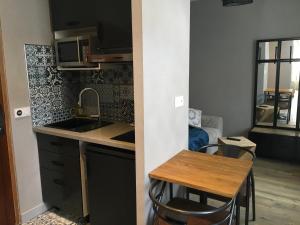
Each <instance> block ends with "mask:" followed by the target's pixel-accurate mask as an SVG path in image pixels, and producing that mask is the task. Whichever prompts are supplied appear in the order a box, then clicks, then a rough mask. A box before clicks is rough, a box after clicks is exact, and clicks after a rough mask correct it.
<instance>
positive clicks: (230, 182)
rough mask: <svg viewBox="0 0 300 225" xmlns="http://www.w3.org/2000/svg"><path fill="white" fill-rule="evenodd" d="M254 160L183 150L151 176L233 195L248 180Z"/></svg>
mask: <svg viewBox="0 0 300 225" xmlns="http://www.w3.org/2000/svg"><path fill="white" fill-rule="evenodd" d="M252 164H253V163H252V161H248V160H239V159H233V158H227V157H223V156H218V155H209V154H205V153H199V152H192V151H187V150H183V151H181V152H180V153H178V154H177V155H175V156H174V157H173V158H171V159H170V160H169V161H167V162H165V163H164V164H162V165H161V166H159V167H158V168H157V169H155V170H153V171H152V172H151V173H150V174H149V176H150V178H153V179H156V180H161V181H167V182H169V183H173V184H178V185H182V186H185V187H190V188H194V189H197V190H200V191H205V192H208V193H212V194H216V195H220V196H224V197H227V198H234V197H235V196H236V195H237V194H238V192H239V190H240V188H241V186H242V184H243V182H244V181H245V180H246V178H247V176H248V174H249V172H250V170H251V168H252Z"/></svg>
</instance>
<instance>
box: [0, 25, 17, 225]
mask: <svg viewBox="0 0 300 225" xmlns="http://www.w3.org/2000/svg"><path fill="white" fill-rule="evenodd" d="M6 93H7V89H6V80H5V69H4V57H3V46H2V32H1V24H0V225H15V224H19V211H18V201H17V191H16V182H15V170H14V160H13V153H12V145H11V142H10V140H11V132H10V123H9V119H8V115H9V104H8V100H7V95H6Z"/></svg>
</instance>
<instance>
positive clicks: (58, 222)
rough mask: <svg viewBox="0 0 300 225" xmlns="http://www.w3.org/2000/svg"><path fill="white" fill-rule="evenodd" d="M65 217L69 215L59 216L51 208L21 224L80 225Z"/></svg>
mask: <svg viewBox="0 0 300 225" xmlns="http://www.w3.org/2000/svg"><path fill="white" fill-rule="evenodd" d="M66 218H70V217H69V216H65V215H64V216H61V215H59V214H58V213H57V212H56V211H55V210H51V211H48V212H46V213H44V214H42V215H40V216H38V217H37V218H35V219H33V220H31V221H30V222H28V223H24V224H23V225H80V224H79V223H74V222H73V221H71V220H70V219H66Z"/></svg>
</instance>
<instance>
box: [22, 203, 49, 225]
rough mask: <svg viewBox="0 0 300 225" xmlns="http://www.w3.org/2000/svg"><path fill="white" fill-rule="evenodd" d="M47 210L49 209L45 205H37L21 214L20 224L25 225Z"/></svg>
mask: <svg viewBox="0 0 300 225" xmlns="http://www.w3.org/2000/svg"><path fill="white" fill-rule="evenodd" d="M48 209H49V207H48V206H47V205H46V204H44V203H41V204H39V205H37V206H36V207H34V208H32V209H30V210H28V211H26V212H24V213H22V214H21V220H22V223H26V222H28V221H30V220H31V219H33V218H35V217H37V216H38V215H40V214H42V213H44V212H46V211H47V210H48Z"/></svg>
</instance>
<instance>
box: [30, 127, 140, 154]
mask: <svg viewBox="0 0 300 225" xmlns="http://www.w3.org/2000/svg"><path fill="white" fill-rule="evenodd" d="M113 125H115V126H118V125H120V124H113ZM113 125H110V126H113ZM123 126H124V125H123ZM107 128H109V126H107V127H104V128H98V129H95V130H93V131H89V132H83V133H78V132H73V131H67V130H62V129H57V128H49V127H42V126H41V127H34V128H33V131H34V132H35V133H42V134H48V135H53V136H57V137H62V138H69V139H72V140H78V141H82V142H87V143H92V144H100V145H106V146H110V147H116V148H121V149H126V150H130V151H135V144H134V143H130V142H124V141H117V140H112V139H111V137H114V136H117V135H119V134H121V133H122V132H121V133H120V132H116V133H115V134H114V135H112V136H111V137H104V136H101V135H100V134H99V137H93V135H91V134H92V133H95V132H97V131H100V130H103V129H107ZM112 129H117V128H112ZM123 129H124V127H123ZM125 130H128V131H130V128H129V125H128V128H127V129H125ZM125 132H126V131H125Z"/></svg>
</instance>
